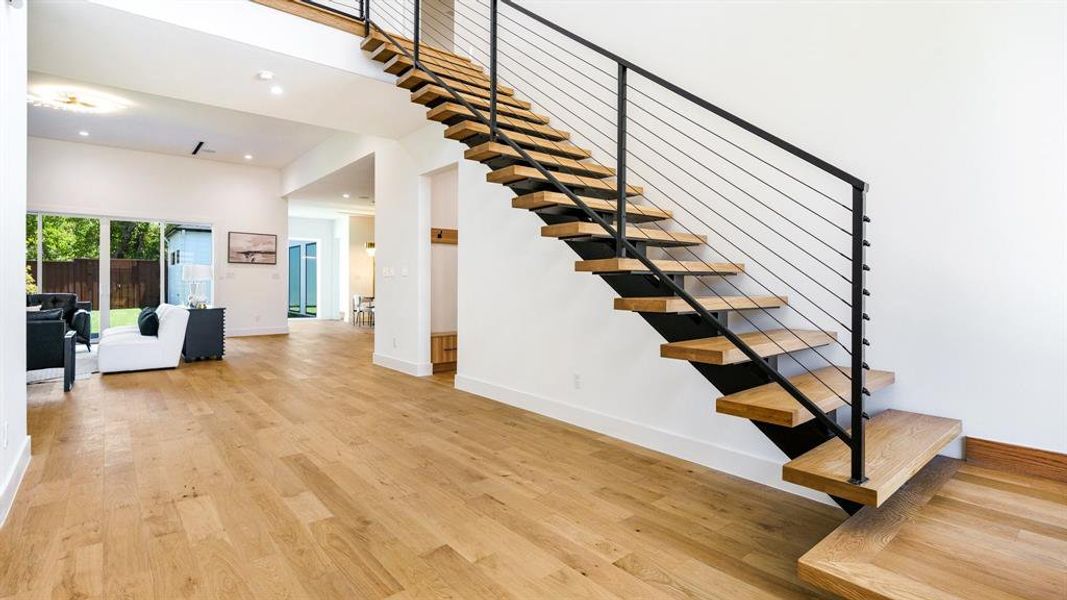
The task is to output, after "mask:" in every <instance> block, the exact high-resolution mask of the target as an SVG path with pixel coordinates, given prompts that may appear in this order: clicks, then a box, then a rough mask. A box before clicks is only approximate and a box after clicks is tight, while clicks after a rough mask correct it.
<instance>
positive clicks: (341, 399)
mask: <svg viewBox="0 0 1067 600" xmlns="http://www.w3.org/2000/svg"><path fill="white" fill-rule="evenodd" d="M371 347H372V338H371V334H370V333H369V332H367V331H366V330H358V329H355V328H352V327H350V326H348V325H344V324H340V323H328V322H324V323H316V322H302V323H294V324H293V333H292V334H291V335H289V336H273V337H260V338H238V339H231V340H229V341H228V343H227V356H226V360H224V361H221V362H204V363H196V364H188V365H182V366H181V367H180V368H178V369H176V370H170V371H157V372H149V373H134V374H123V375H109V376H106V377H100V376H94V377H93V378H92V379H89V380H84V381H78V382H77V385H76V387H75V389H74V391H73V392H72V393H70V394H63V393H62V389H61V387H60V385H59V384H47V385H39V386H32V387H31V388H30V414H29V426H30V431H31V435H32V436H33V461H32V463H31V465H30V468H29V471H28V473H27V475H26V479H25V481H24V483H23V487H22V489H21V491H20V492H19V495H18V497H17V499H16V503H15V507H14V509H13V511H12V514H11V516H10V518H9V519H8V522H7V524H6V525H5V526H4V528H3V530H2V531H0V598H38V597H49V598H51V597H55V598H109V599H110V598H152V597H155V598H163V599H168V600H169V599H172V598H186V597H206V598H227V599H232V598H345V599H363V598H367V599H370V598H396V599H404V600H413V599H416V598H457V599H459V598H462V599H468V598H472V599H478V598H546V599H570V598H627V599H644V598H648V599H656V598H662V599H667V598H722V599H730V600H737V599H748V598H811V597H819V594H817V593H816V592H814V591H813V590H812V589H811V588H809V587H807V586H806V584H803V583H801V582H800V581H799V580H798V579H797V577H796V575H795V573H796V566H797V558H798V557H799V556H800V555H801V554H803V553H804V552H805V551H807V550H808V549H809V548H811V547H812V546H813V545H815V543H816V542H818V541H819V540H820V539H822V538H823V537H825V536H826V535H827V534H829V533H830V532H831V531H832V530H833V529H834V528H835V527H837V526H838V525H839V524H840V523H841V522H842V521H843V520H844V517H845V514H844V512H842V511H840V510H838V509H836V508H833V507H830V506H826V505H822V504H819V503H816V502H812V501H808V500H804V499H801V498H797V497H795V496H791V495H789V494H786V493H783V492H779V491H776V490H773V489H770V488H766V487H763V486H759V485H756V484H753V483H750V482H746V481H742V480H740V479H736V478H733V477H730V476H727V475H723V474H721V473H717V472H714V471H710V470H708V469H705V468H702V467H698V466H695V465H693V464H690V463H686V462H684V461H681V460H677V459H673V458H669V457H666V456H663V455H660V454H657V453H654V452H651V451H648V450H643V449H641V448H637V447H635V446H631V445H629V444H625V443H622V442H618V441H615V440H612V439H610V438H607V437H604V436H601V435H597V434H594V433H590V432H588V431H584V430H580V429H577V428H575V427H571V426H568V425H564V424H561V423H559V422H556V421H552V420H550V419H547V418H544V417H540V416H538V415H535V414H532V413H528V412H524V411H521V410H518V409H514V408H511V407H507V406H505V405H502V404H498V403H496V402H492V401H490V400H486V399H484V398H480V397H477V396H473V395H470V394H465V393H462V392H458V391H455V390H453V389H451V387H449V385H447V383H448V378H446V377H437V378H427V379H417V378H413V377H408V376H405V375H401V374H398V373H396V372H393V371H390V370H387V369H384V368H380V367H376V366H373V365H371V362H370V355H371ZM708 410H709V411H711V410H714V403H713V399H712V398H711V397H710V396H709V398H708Z"/></svg>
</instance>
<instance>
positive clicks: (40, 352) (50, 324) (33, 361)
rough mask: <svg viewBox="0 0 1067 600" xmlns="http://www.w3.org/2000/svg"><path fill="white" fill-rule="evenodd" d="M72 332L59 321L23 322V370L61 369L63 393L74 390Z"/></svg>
mask: <svg viewBox="0 0 1067 600" xmlns="http://www.w3.org/2000/svg"><path fill="white" fill-rule="evenodd" d="M76 335H77V334H75V332H74V331H71V330H68V329H67V322H66V321H64V320H63V319H61V318H55V319H43V320H41V319H37V320H30V319H27V320H26V370H27V371H33V370H36V369H51V368H55V367H62V368H63V391H64V392H69V391H70V388H71V387H73V386H74V366H75V363H74V360H75V353H74V342H75V337H76Z"/></svg>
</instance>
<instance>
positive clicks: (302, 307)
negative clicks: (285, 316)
mask: <svg viewBox="0 0 1067 600" xmlns="http://www.w3.org/2000/svg"><path fill="white" fill-rule="evenodd" d="M318 258H319V243H318V241H316V240H289V318H290V319H314V318H317V317H318V316H319V300H318V299H319V260H318Z"/></svg>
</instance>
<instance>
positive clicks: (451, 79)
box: [397, 57, 515, 101]
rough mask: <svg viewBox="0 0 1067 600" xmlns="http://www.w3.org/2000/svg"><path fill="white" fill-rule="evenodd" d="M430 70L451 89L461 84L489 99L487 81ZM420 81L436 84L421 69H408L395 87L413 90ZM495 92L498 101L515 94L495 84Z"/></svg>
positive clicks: (445, 71) (442, 70) (507, 88)
mask: <svg viewBox="0 0 1067 600" xmlns="http://www.w3.org/2000/svg"><path fill="white" fill-rule="evenodd" d="M398 58H399V57H398ZM430 70H431V71H433V73H434V75H437V76H438V77H440V78H441V79H443V80H444V81H445V83H447V84H448V85H451V86H452V87H456V85H455V84H457V83H458V84H463V85H465V86H467V87H469V88H474V89H478V90H482V93H483V94H484V97H486V98H488V97H489V82H488V81H483V80H480V79H477V78H475V77H471V76H469V75H464V74H462V73H457V72H455V71H450V70H448V69H430ZM410 75H415V76H416V78H415V79H412V78H410V77H409V76H410ZM420 81H422V82H424V83H437V82H436V81H434V79H433V78H432V77H430V76H429V75H428V74H426V73H425V72H424V71H423V70H421V69H408V70H406V71H404V73H403V75H401V76H400V78H399V79H398V80H397V85H398V86H400V87H402V88H405V89H409V90H410V89H414V88H415V87H418V86H419V85H420V83H419V82H420ZM496 91H497V98H498V99H500V100H501V101H503V100H502V99H503V98H508V97H511V96H512V95H514V93H515V90H513V89H511V88H509V87H507V86H504V85H500V84H497V86H496ZM479 95H481V94H479Z"/></svg>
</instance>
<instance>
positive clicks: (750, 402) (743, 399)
mask: <svg viewBox="0 0 1067 600" xmlns="http://www.w3.org/2000/svg"><path fill="white" fill-rule="evenodd" d="M839 369H840V370H839ZM842 371H844V373H842ZM851 373H852V370H851V369H849V368H848V367H823V368H822V369H816V370H815V371H812V372H811V373H808V372H804V373H803V374H801V375H796V376H793V377H790V378H789V382H790V383H792V384H793V385H794V386H796V388H797V389H798V390H800V391H801V393H803V394H804V395H805V396H807V397H808V399H810V400H811V401H812V402H814V403H815V404H816V405H817V406H818V407H819V408H821V409H822V410H823V412H829V411H831V410H835V409H838V408H840V407H842V406H844V405H845V402H844V401H843V400H841V396H844V397H845V398H847V397H848V395H849V393H850V391H851V390H850V386H851V383H852V381H851V380H850V379H849V377H850V376H851ZM893 381H894V375H893V373H892V372H890V371H874V370H871V371H867V374H866V377H865V378H864V387H866V388H867V389H868V390H869V391H871V392H875V391H877V390H880V389H882V388H884V387H887V386H889V385H891V384H892V383H893ZM827 386H830V387H827ZM715 410H716V411H717V412H720V413H722V414H724V415H733V416H735V417H742V418H745V419H749V420H752V421H759V422H761V423H770V424H771V425H781V426H782V427H796V426H797V425H800V424H802V423H807V422H808V421H810V420H812V419H814V418H815V417H814V416H813V415H812V414H811V413H810V412H808V410H807V409H806V408H804V407H803V406H801V405H800V403H799V402H797V401H796V399H795V398H793V397H792V396H790V395H789V393H788V392H786V391H785V390H784V389H782V386H780V385H778V384H777V383H768V384H765V385H761V386H758V387H754V388H751V389H747V390H744V391H742V392H737V393H736V394H730V395H728V396H722V397H721V398H719V399H718V400H717V401H716V402H715Z"/></svg>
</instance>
